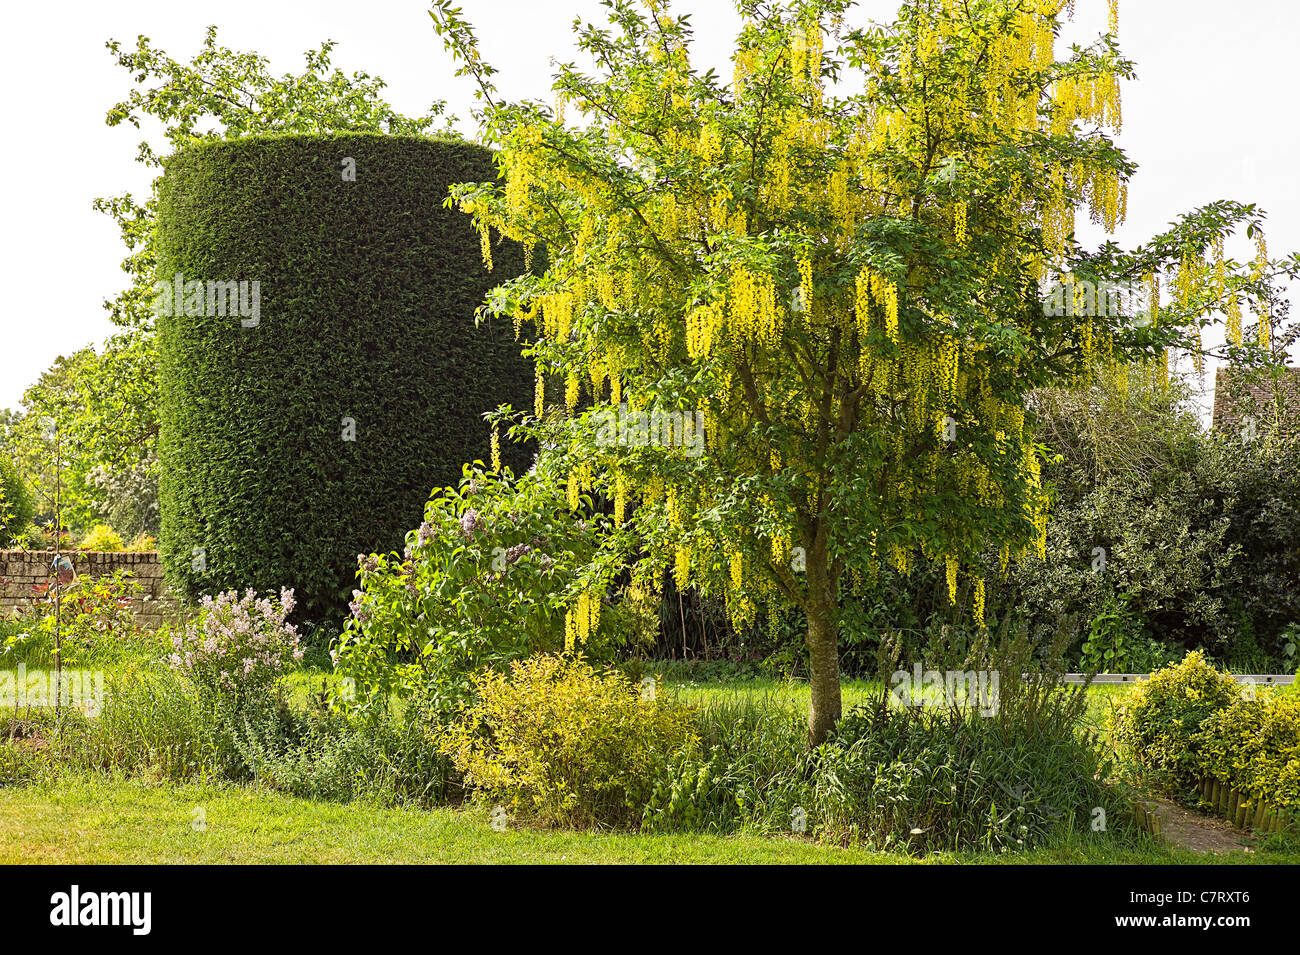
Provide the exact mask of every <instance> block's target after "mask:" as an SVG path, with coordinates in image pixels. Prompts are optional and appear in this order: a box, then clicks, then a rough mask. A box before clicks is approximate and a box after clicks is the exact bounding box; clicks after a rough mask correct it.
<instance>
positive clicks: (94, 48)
mask: <svg viewBox="0 0 1300 955" xmlns="http://www.w3.org/2000/svg"><path fill="white" fill-rule="evenodd" d="M460 5H461V6H462V8H463V9H464V11H465V15H466V16H467V17H468V18H469V19H470V20H471V21H472V22H473V23H474V24H475V26H476V28H477V30H478V33H479V36H480V39H481V40H482V42H483V49H484V54H485V56H486V57H487V59H488V60H489V61H490V62H491V63H493V64H494V65H495V66H496V67H497V68H498V69H499V70H500V71H501V72H500V74H499V76H498V78H497V79H498V86H499V87H500V88H501V89H502V90H503V92H504V93H505V94H506V95H507V96H509V97H511V98H515V97H523V96H535V97H545V98H548V99H549V98H550V96H549V89H550V76H551V73H552V70H551V66H550V60H551V58H552V57H555V58H557V59H561V60H572V59H578V57H577V53H576V51H575V49H574V46H573V37H572V30H571V24H572V21H573V19H574V17H575V16H578V15H581V16H582V17H583V18H584V19H597V18H600V14H601V11H602V8H601V7H600V5H599V3H598V2H596V0H532V2H529V0H460ZM1077 5H1078V15H1077V17H1076V20H1075V23H1074V25H1073V26H1071V28H1070V31H1069V34H1068V36H1069V37H1070V38H1074V37H1077V38H1079V39H1083V40H1087V39H1091V38H1092V37H1093V36H1095V35H1096V34H1097V33H1098V32H1100V31H1101V30H1102V29H1104V26H1105V19H1106V2H1105V0H1078V4H1077ZM896 7H897V3H896V2H893V0H864V2H863V4H862V9H861V14H862V15H863V16H864V17H870V18H874V19H877V20H888V19H890V18H891V15H892V13H893V11H894V9H896ZM675 9H677V10H679V11H683V12H691V13H693V18H694V24H695V28H696V33H697V38H698V46H697V53H696V57H695V61H696V63H697V64H699V65H702V66H710V65H711V66H715V67H716V68H718V69H719V71H720V72H723V74H724V75H730V68H729V66H728V65H727V64H728V52H729V50H730V41H731V39H732V38H733V36H734V34H735V31H736V24H737V20H736V17H735V14H734V12H733V11H732V9H731V4H730V2H729V0H679V2H678V3H676V4H675ZM427 10H428V6H427V3H425V2H424V0H366V2H363V3H356V2H353V0H346V2H343V0H310V2H295V0H223V2H222V3H221V4H217V5H212V4H197V3H177V2H176V0H113V2H109V3H105V2H102V0H72V2H65V3H59V4H50V3H46V4H37V3H33V4H23V5H16V6H15V7H13V8H10V12H9V13H8V14H6V15H5V19H6V21H7V22H6V28H5V30H4V32H3V37H0V62H2V63H3V64H4V71H5V73H6V76H7V82H6V84H5V85H6V88H8V89H9V90H10V98H9V108H8V110H7V116H6V119H5V123H4V129H5V134H4V135H5V142H4V147H3V155H4V158H5V172H6V175H5V177H4V188H3V190H2V191H0V221H3V222H4V223H6V225H7V227H6V228H5V229H4V230H3V234H2V237H0V243H2V246H3V255H2V256H0V263H3V282H4V288H6V289H8V292H7V294H6V295H5V297H4V306H3V313H0V408H3V407H14V406H16V405H17V404H18V402H19V399H20V397H21V395H22V392H23V390H24V389H25V388H26V387H27V386H28V385H30V384H31V383H32V382H33V381H35V379H36V378H37V376H39V374H40V373H41V371H42V370H44V369H45V368H46V367H47V366H48V365H49V364H50V363H51V362H52V361H53V360H54V359H55V358H56V357H57V356H58V355H60V354H67V353H70V352H73V351H76V350H77V349H78V348H80V347H82V346H84V345H87V344H91V343H98V342H99V341H101V340H102V339H104V338H105V337H106V336H108V335H109V334H111V333H112V331H113V326H112V324H111V323H110V322H109V320H108V316H107V312H106V311H105V310H104V309H103V307H102V302H103V301H104V300H105V299H106V298H110V297H112V296H113V295H114V294H116V293H117V292H118V291H119V290H120V289H122V288H123V287H124V286H125V284H126V276H125V274H124V273H123V272H122V271H121V269H120V265H119V263H120V261H121V259H122V257H123V254H124V249H123V247H122V245H121V242H120V240H119V238H118V233H117V227H116V225H115V224H114V223H113V222H112V221H111V220H110V219H109V218H108V217H107V216H103V215H100V214H98V213H96V212H95V211H94V210H93V209H92V208H91V202H92V200H93V199H94V198H95V197H96V196H111V195H117V194H120V193H123V192H132V193H134V194H135V195H136V197H137V199H140V200H143V199H144V198H145V197H146V196H147V194H148V184H149V181H150V178H151V172H152V171H151V170H148V169H146V168H145V167H143V166H141V165H140V164H138V163H136V162H135V161H134V157H135V151H136V144H137V142H138V141H139V139H140V138H141V137H140V133H139V132H138V131H136V130H135V129H133V128H132V127H130V126H126V125H123V126H118V127H116V128H111V129H110V128H109V127H107V126H105V124H104V114H105V112H106V111H107V109H108V107H109V106H111V105H112V104H113V103H115V102H117V101H118V100H120V99H122V98H124V97H125V95H126V93H127V91H128V90H129V88H130V86H129V82H130V78H129V77H128V75H127V74H126V73H125V72H124V71H123V70H121V69H120V68H119V67H117V66H116V65H115V63H114V62H113V59H112V57H111V56H110V55H109V53H108V51H107V50H106V49H105V48H104V43H105V41H106V40H108V39H110V38H113V39H117V40H119V41H121V42H122V44H123V46H127V47H131V46H134V42H135V37H136V35H137V34H141V33H143V34H145V35H146V36H148V37H150V38H151V39H152V40H153V41H154V43H155V45H156V46H158V47H161V48H162V49H163V50H165V51H166V52H167V53H168V54H170V55H172V56H173V57H175V58H176V59H178V60H188V59H189V58H190V57H191V56H192V55H193V54H194V53H195V52H197V50H198V48H199V46H200V44H201V42H202V38H203V31H204V27H205V26H206V25H207V24H209V23H215V24H216V25H217V26H218V27H220V33H219V34H218V37H219V40H220V41H221V42H222V43H223V44H224V45H226V46H229V47H232V48H234V49H238V50H256V51H258V52H259V53H262V54H263V55H265V56H267V57H269V58H270V60H271V68H272V70H273V72H276V73H283V72H288V71H290V70H293V71H297V70H299V69H300V68H301V66H302V63H303V58H302V54H303V52H304V51H306V50H307V49H309V48H313V47H315V46H317V45H318V44H319V42H320V41H321V40H324V39H333V40H336V41H338V44H339V45H338V47H337V48H336V49H335V60H334V62H335V64H336V65H338V66H340V67H341V68H343V69H344V70H346V71H348V72H352V71H354V70H365V71H367V72H369V73H371V74H378V75H379V76H382V77H383V78H384V79H385V80H386V81H387V82H388V85H389V89H388V93H389V100H390V102H392V103H393V104H394V106H395V107H396V108H397V109H399V110H400V111H402V112H406V113H408V114H417V113H422V112H424V110H425V108H426V107H427V105H428V104H429V102H430V101H432V100H434V99H446V100H447V101H448V102H449V106H450V110H451V111H452V112H453V113H455V114H457V115H459V116H462V117H467V116H468V115H469V113H470V109H471V104H472V98H471V90H470V87H469V84H468V82H467V81H466V80H463V79H460V80H458V79H456V78H455V77H454V76H453V75H452V74H453V66H452V63H451V59H450V57H449V56H448V55H447V54H446V53H445V52H444V51H443V48H442V41H441V40H440V39H439V38H438V37H437V36H436V35H435V34H434V32H433V28H432V24H431V21H430V19H429V16H428V12H427ZM1297 37H1300V3H1296V2H1295V0H1237V2H1236V3H1233V4H1224V3H1222V2H1221V0H1121V6H1120V39H1121V44H1122V47H1123V49H1124V50H1125V52H1126V53H1127V55H1128V56H1129V57H1130V58H1132V59H1133V60H1135V61H1136V63H1137V67H1138V80H1137V82H1133V83H1129V84H1127V85H1126V86H1125V88H1124V93H1123V96H1124V133H1123V135H1122V137H1121V138H1120V144H1121V145H1122V146H1123V147H1124V148H1125V149H1126V150H1127V151H1128V153H1129V155H1130V156H1131V157H1132V158H1133V159H1134V160H1136V161H1137V162H1138V164H1139V165H1140V167H1141V168H1140V169H1139V171H1138V174H1137V176H1136V177H1135V179H1134V181H1133V182H1132V184H1131V186H1130V194H1129V203H1128V222H1127V223H1126V224H1125V226H1123V227H1122V229H1121V230H1120V232H1119V234H1118V236H1117V239H1118V240H1119V241H1120V242H1121V243H1123V244H1137V243H1139V242H1141V241H1143V240H1144V239H1145V238H1147V237H1149V236H1150V235H1151V234H1153V233H1154V232H1156V231H1158V230H1160V229H1162V228H1163V227H1164V226H1165V225H1166V224H1167V223H1168V222H1170V221H1171V220H1172V219H1173V218H1174V217H1175V216H1176V215H1177V214H1179V213H1180V212H1182V211H1185V210H1189V209H1192V208H1194V207H1196V206H1199V205H1202V204H1204V203H1206V202H1210V201H1212V200H1215V199H1237V200H1240V201H1246V202H1256V203H1258V204H1259V205H1260V206H1261V207H1262V208H1263V209H1264V210H1266V211H1267V212H1268V214H1269V223H1270V228H1269V229H1268V235H1269V249H1270V252H1271V253H1272V254H1273V255H1274V256H1276V255H1278V254H1281V253H1282V252H1284V251H1292V250H1296V249H1298V248H1300V189H1298V188H1297V184H1296V174H1297V156H1300V124H1297V123H1296V122H1294V121H1293V120H1292V118H1291V117H1290V116H1289V115H1287V114H1286V113H1284V112H1283V111H1282V110H1281V109H1280V104H1283V103H1285V102H1286V101H1287V97H1289V95H1290V94H1291V92H1292V90H1293V88H1294V85H1295V80H1296V76H1297V61H1296V57H1297V53H1296V49H1295V44H1296V39H1297ZM153 132H155V133H156V131H153ZM155 141H157V137H156V136H155ZM1088 238H1095V236H1093V235H1092V234H1091V233H1089V234H1088ZM1228 252H1229V254H1232V255H1235V256H1236V257H1237V258H1239V259H1240V258H1245V257H1247V256H1248V255H1249V250H1248V248H1247V247H1246V246H1245V244H1244V242H1243V244H1242V245H1241V246H1239V247H1237V248H1233V247H1231V246H1230V247H1229V249H1228Z"/></svg>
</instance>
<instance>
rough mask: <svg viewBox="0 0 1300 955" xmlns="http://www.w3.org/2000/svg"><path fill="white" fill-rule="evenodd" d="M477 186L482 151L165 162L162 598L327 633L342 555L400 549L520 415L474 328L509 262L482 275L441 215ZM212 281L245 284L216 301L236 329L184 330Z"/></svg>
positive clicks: (208, 145)
mask: <svg viewBox="0 0 1300 955" xmlns="http://www.w3.org/2000/svg"><path fill="white" fill-rule="evenodd" d="M345 158H351V159H352V160H354V161H355V181H345V179H344V171H345V170H344V167H343V166H342V162H343V160H344V159H345ZM493 178H495V171H494V167H493V164H492V159H491V154H490V152H489V151H488V150H486V149H484V148H481V147H478V146H474V145H470V144H467V143H464V142H459V141H452V140H443V139H425V138H415V137H396V136H393V137H389V136H380V135H369V134H355V135H348V134H342V135H319V136H317V135H292V136H252V137H247V138H242V139H236V140H228V141H222V142H205V143H202V144H196V145H193V146H190V147H188V148H186V149H183V150H181V151H180V152H179V153H177V154H176V155H175V156H174V157H172V158H171V159H169V160H168V161H167V166H166V175H165V176H164V178H163V181H162V183H161V187H160V197H159V203H160V204H159V212H158V275H159V277H160V285H159V290H158V291H159V302H158V310H159V312H160V313H161V314H159V316H158V320H157V327H158V351H159V378H160V433H159V456H160V464H161V483H160V487H159V500H160V506H161V510H162V530H161V535H160V540H159V543H160V548H161V550H162V554H163V561H164V565H165V568H166V571H167V574H168V576H169V579H170V580H171V581H172V583H173V586H174V587H176V588H178V589H179V590H180V591H181V592H183V593H186V594H188V595H190V596H191V597H195V596H198V595H199V594H201V593H215V592H218V591H221V590H226V589H232V588H233V589H239V590H243V589H244V588H246V587H253V588H254V589H256V590H258V591H259V592H262V591H269V590H278V589H279V588H280V587H282V586H284V587H291V588H293V589H294V590H295V592H296V593H297V594H298V595H299V598H300V605H301V611H302V612H301V613H300V615H299V616H300V618H306V619H312V620H320V619H324V618H326V617H327V616H331V615H341V613H342V612H343V608H344V606H345V604H346V599H345V597H346V594H347V592H348V590H349V589H350V587H351V584H352V580H353V576H354V574H355V572H356V564H355V560H356V555H357V554H358V553H372V552H381V553H382V552H386V551H389V550H392V549H394V548H398V547H400V545H401V542H402V539H403V536H404V534H405V533H406V531H407V530H408V529H410V528H411V527H414V526H416V525H417V524H419V522H420V515H421V513H422V510H423V507H424V503H425V501H426V500H427V499H428V497H429V493H430V490H431V489H432V488H434V487H440V486H443V485H447V484H452V483H455V481H456V479H457V478H458V477H459V475H460V471H461V465H462V464H464V463H465V462H468V461H472V460H474V459H481V460H482V459H486V458H487V457H488V453H489V428H488V425H487V424H486V423H485V422H484V420H483V418H482V417H481V416H482V414H483V413H484V412H486V411H489V410H492V409H495V408H496V407H497V406H498V405H500V404H503V403H509V404H511V405H513V406H514V407H516V408H523V407H528V406H530V404H531V401H532V386H533V372H532V370H531V368H530V366H528V365H527V364H526V363H525V362H524V360H523V359H522V358H521V357H520V354H519V348H520V346H519V344H518V343H517V342H515V341H514V339H513V331H512V329H511V327H510V324H509V323H508V322H500V321H498V322H495V323H493V324H491V325H488V324H485V325H483V326H476V325H475V317H474V316H475V309H476V307H477V306H478V305H479V304H480V303H481V302H482V301H483V298H484V296H485V294H486V293H487V291H488V289H490V288H491V287H493V286H494V285H495V284H497V283H498V282H499V281H501V280H504V279H506V278H509V277H511V276H513V275H516V274H518V273H519V272H521V271H522V269H523V254H522V251H521V250H520V249H519V248H518V247H517V246H515V245H513V244H511V243H507V242H502V243H499V244H498V245H497V247H496V248H494V250H493V259H494V262H495V267H496V268H495V272H493V273H489V272H488V271H486V269H485V267H484V265H483V263H482V260H481V258H480V247H479V237H478V235H477V233H476V232H475V230H474V229H473V227H472V226H471V224H470V219H469V217H468V216H466V215H464V214H463V213H460V212H458V211H455V210H451V209H446V208H444V207H443V200H444V199H445V198H446V196H447V194H448V187H449V186H450V185H451V184H452V183H456V182H462V181H481V180H488V179H493ZM177 274H180V275H181V276H182V278H183V280H184V281H186V282H190V281H194V282H202V283H205V284H204V285H203V287H202V289H201V291H202V293H203V294H202V297H201V304H202V308H201V309H200V308H199V305H200V299H199V298H194V297H192V296H191V293H192V292H193V291H194V289H193V288H191V289H190V290H189V291H188V292H187V291H186V289H185V288H184V286H182V295H181V296H180V297H179V301H178V300H177V296H175V294H174V288H175V286H174V281H175V276H176V275H177ZM253 281H257V282H258V283H259V285H258V286H257V287H256V289H257V292H258V294H257V295H256V296H254V286H252V285H251V283H252V282H253ZM216 282H227V283H230V282H236V283H237V282H247V283H250V284H248V285H245V286H244V287H243V296H242V298H241V297H240V296H238V295H234V296H231V301H232V302H233V303H234V304H235V305H239V306H242V309H241V308H236V307H234V306H233V305H226V308H225V312H226V314H225V315H221V314H197V315H195V314H185V313H187V312H189V311H202V312H204V313H219V312H220V311H221V308H220V306H221V305H223V304H225V302H224V301H222V299H223V295H221V294H219V293H221V292H223V290H224V289H223V287H219V286H216V285H208V284H206V283H216ZM209 292H210V293H211V294H210V295H209ZM209 298H211V302H210V303H209ZM176 311H180V312H182V314H170V313H172V312H176ZM232 312H234V313H235V314H231V313H232ZM254 313H256V314H254ZM503 451H505V459H506V460H505V463H507V464H510V465H512V466H514V467H515V468H516V469H522V466H523V465H524V464H526V463H527V458H526V457H525V455H526V449H523V448H511V447H506V448H504V449H503Z"/></svg>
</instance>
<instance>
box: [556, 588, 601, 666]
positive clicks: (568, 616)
mask: <svg viewBox="0 0 1300 955" xmlns="http://www.w3.org/2000/svg"><path fill="white" fill-rule="evenodd" d="M600 601H601V595H600V593H599V592H595V591H585V590H584V591H583V592H582V593H580V594H578V600H577V602H576V604H575V605H574V606H572V607H570V608H569V609H568V610H567V611H565V614H564V649H565V650H566V651H567V652H569V653H572V652H573V651H574V650H575V649H576V648H578V647H580V646H585V645H586V643H587V641H588V640H590V639H591V635H592V634H593V633H595V632H596V631H597V629H599V627H600Z"/></svg>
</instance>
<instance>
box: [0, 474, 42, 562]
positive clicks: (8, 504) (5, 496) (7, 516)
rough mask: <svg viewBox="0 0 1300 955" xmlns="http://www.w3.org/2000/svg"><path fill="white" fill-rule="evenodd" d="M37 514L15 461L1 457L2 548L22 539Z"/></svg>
mask: <svg viewBox="0 0 1300 955" xmlns="http://www.w3.org/2000/svg"><path fill="white" fill-rule="evenodd" d="M35 514H36V503H35V501H33V499H32V492H31V490H30V489H29V488H28V487H27V482H26V481H24V480H23V477H22V475H21V474H19V473H18V469H17V468H16V467H14V463H13V461H11V460H9V458H8V457H7V456H0V547H6V546H8V544H9V541H10V540H13V539H15V538H19V537H21V536H22V535H23V534H24V533H25V532H26V530H27V526H28V525H29V524H31V522H32V517H34V516H35Z"/></svg>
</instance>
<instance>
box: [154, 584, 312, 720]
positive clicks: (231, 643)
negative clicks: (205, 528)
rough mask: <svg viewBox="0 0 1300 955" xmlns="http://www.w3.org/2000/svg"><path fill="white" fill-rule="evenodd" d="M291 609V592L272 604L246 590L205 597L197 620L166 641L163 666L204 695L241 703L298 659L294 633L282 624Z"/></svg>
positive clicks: (276, 680) (286, 591) (268, 684)
mask: <svg viewBox="0 0 1300 955" xmlns="http://www.w3.org/2000/svg"><path fill="white" fill-rule="evenodd" d="M293 608H294V599H293V591H292V590H281V591H280V599H279V600H278V601H276V600H273V599H271V598H270V597H258V596H257V594H256V592H255V591H253V590H251V589H249V590H246V591H245V592H244V595H243V596H242V597H241V596H239V594H238V592H237V591H234V590H228V591H225V592H224V593H220V594H217V595H216V596H215V597H210V596H205V597H204V598H203V600H202V601H201V603H200V606H199V613H198V616H197V617H196V618H195V619H194V620H193V621H191V622H190V623H189V624H188V625H187V626H186V628H185V630H184V632H183V633H179V634H176V635H175V636H173V637H172V654H171V656H170V657H169V662H170V663H171V665H172V667H174V668H175V669H177V670H181V671H183V672H185V673H188V674H189V675H190V676H191V677H192V678H193V679H194V681H195V683H197V684H198V685H199V686H200V687H201V688H202V689H203V690H205V691H207V692H210V693H214V694H219V695H223V696H227V697H232V698H233V699H234V700H235V701H240V700H244V699H247V698H249V696H250V695H252V694H256V693H257V692H258V691H261V690H266V689H269V688H271V687H273V686H274V685H275V684H276V683H277V682H278V681H279V679H280V677H281V676H282V675H283V674H284V672H285V671H286V669H288V668H290V667H292V666H293V664H294V662H296V661H298V660H301V659H302V649H301V647H300V646H299V640H298V631H297V628H296V627H295V626H294V625H293V624H291V623H287V622H286V619H287V617H288V615H289V614H290V612H292V610H293Z"/></svg>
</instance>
